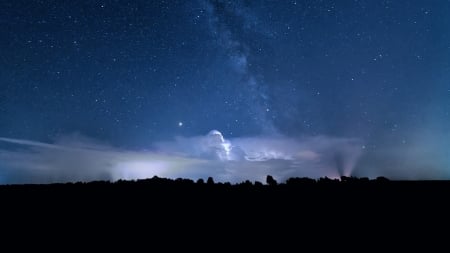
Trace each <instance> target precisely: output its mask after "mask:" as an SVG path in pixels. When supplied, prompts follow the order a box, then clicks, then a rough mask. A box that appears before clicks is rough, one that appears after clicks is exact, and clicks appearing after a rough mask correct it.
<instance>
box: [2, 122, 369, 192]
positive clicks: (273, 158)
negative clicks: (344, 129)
mask: <svg viewBox="0 0 450 253" xmlns="http://www.w3.org/2000/svg"><path fill="white" fill-rule="evenodd" d="M0 141H1V142H2V143H7V144H9V146H10V145H11V144H13V146H14V148H10V147H9V148H6V147H4V148H0V162H1V164H3V167H2V168H0V169H1V174H0V178H1V181H0V183H49V182H67V181H90V180H118V179H140V178H149V177H153V176H155V175H156V176H159V177H168V178H178V177H183V178H191V179H198V178H206V177H210V176H211V177H214V178H215V179H216V180H217V181H229V182H240V181H243V180H259V181H263V180H264V178H265V176H266V175H268V174H270V175H273V176H274V177H276V178H277V179H279V180H284V179H287V178H289V177H294V176H298V177H313V178H318V177H324V176H328V177H338V176H340V175H341V173H342V172H344V173H350V171H351V169H352V166H354V164H355V163H356V161H357V159H358V157H359V155H360V153H361V148H360V147H361V145H360V143H359V141H358V140H354V139H339V138H329V137H311V138H303V139H298V140H291V139H288V138H285V137H280V136H278V137H249V138H236V139H231V140H227V139H225V138H224V137H223V135H222V134H221V133H220V132H219V131H217V130H213V131H211V132H209V133H208V134H207V135H205V136H195V137H189V138H184V137H178V138H175V140H172V141H167V142H160V143H154V144H153V145H152V151H136V150H123V149H117V148H114V147H110V146H108V145H105V144H99V143H97V142H95V141H93V140H90V139H87V138H84V137H82V136H79V135H74V136H66V137H64V138H61V139H59V140H57V141H56V142H55V143H54V144H47V143H42V142H36V141H30V140H18V139H8V138H1V139H0ZM0 147H1V146H0ZM338 150H341V151H338ZM342 150H344V151H342ZM336 157H340V158H339V159H340V160H339V162H336V161H337V160H336ZM342 166H343V168H341V167H342Z"/></svg>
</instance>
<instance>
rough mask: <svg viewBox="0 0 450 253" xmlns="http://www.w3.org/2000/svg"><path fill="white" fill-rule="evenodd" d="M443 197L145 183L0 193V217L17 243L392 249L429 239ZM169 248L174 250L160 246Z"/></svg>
mask: <svg viewBox="0 0 450 253" xmlns="http://www.w3.org/2000/svg"><path fill="white" fill-rule="evenodd" d="M448 196H450V181H392V180H388V179H386V178H383V177H379V178H377V179H373V180H369V179H367V178H352V177H342V178H340V179H329V178H321V179H317V180H313V179H309V178H290V179H288V180H287V181H285V182H283V183H279V182H277V181H276V180H275V179H274V178H273V177H271V176H268V177H267V180H266V182H250V181H245V182H242V183H238V184H230V183H219V182H214V180H213V179H212V178H208V179H207V180H206V181H205V180H201V179H200V180H197V181H193V180H189V179H175V180H172V179H165V178H158V177H154V178H151V179H143V180H135V181H125V180H119V181H117V182H107V181H96V182H87V183H82V182H78V183H63V184H47V185H2V186H0V202H1V208H0V213H1V215H2V216H1V217H3V220H2V222H3V223H2V225H3V226H4V227H5V226H6V227H8V228H9V231H13V230H14V228H15V227H19V228H20V227H26V228H27V229H22V230H20V233H19V234H18V235H20V236H22V234H23V233H26V234H29V235H28V236H30V237H34V236H36V235H39V234H40V233H42V231H43V229H44V228H45V230H46V231H51V233H52V234H53V235H55V234H56V235H58V236H60V237H62V238H67V237H66V236H65V233H68V232H69V233H72V234H77V236H79V235H83V236H84V237H89V238H97V236H99V235H105V234H106V235H108V236H111V235H113V236H114V235H120V236H119V238H117V239H116V240H118V241H121V240H123V238H124V237H126V238H127V240H129V241H134V240H136V239H135V238H138V237H139V238H141V239H140V240H142V241H147V240H153V241H155V240H156V241H158V240H164V239H167V238H177V240H178V239H180V238H190V239H189V240H188V241H189V242H196V243H198V245H201V244H203V243H206V242H208V243H210V242H214V243H216V244H217V245H223V246H226V245H237V244H240V243H242V242H244V243H246V244H247V245H248V244H250V245H252V247H253V245H257V246H259V247H263V248H264V247H265V245H266V244H267V243H269V242H272V240H273V239H274V238H278V239H277V240H278V242H277V243H274V244H275V246H276V247H280V246H283V245H294V247H303V246H304V244H302V243H308V242H310V240H312V239H315V240H318V241H323V240H324V242H328V241H329V240H330V239H331V240H335V241H337V242H340V241H342V240H356V238H360V239H366V240H367V239H370V240H372V239H373V240H375V243H386V240H387V239H389V238H392V239H393V240H396V241H398V240H399V239H398V233H399V228H401V231H402V232H401V233H402V235H405V234H407V233H409V232H410V233H411V234H421V233H423V231H434V230H432V227H433V226H435V225H436V224H437V225H439V224H442V222H443V220H444V219H445V218H446V217H448V216H449V213H450V212H449V210H450V208H449V207H447V202H448V198H449V197H448ZM7 224H9V225H7ZM423 226H425V228H427V229H426V230H422V227H423ZM419 227H420V229H419ZM78 231H81V232H78ZM379 231H381V232H379ZM427 233H429V232H427ZM149 234H152V236H149ZM219 234H220V236H219ZM369 234H370V235H371V236H368V235H369ZM300 235H301V236H300ZM73 238H78V237H73ZM358 240H359V239H358ZM77 242H79V241H77ZM300 242H302V243H300ZM112 243H115V241H114V242H111V240H110V239H108V240H107V244H108V245H109V246H111V245H112ZM196 245H197V244H196ZM171 246H180V245H178V244H176V243H171V244H164V247H166V248H170V247H171Z"/></svg>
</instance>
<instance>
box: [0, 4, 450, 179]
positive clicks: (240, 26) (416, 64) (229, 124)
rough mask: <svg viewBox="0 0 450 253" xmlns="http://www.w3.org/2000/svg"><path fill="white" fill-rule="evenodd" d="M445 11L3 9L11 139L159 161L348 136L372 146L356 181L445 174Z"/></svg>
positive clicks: (352, 7)
mask: <svg viewBox="0 0 450 253" xmlns="http://www.w3.org/2000/svg"><path fill="white" fill-rule="evenodd" d="M448 13H450V1H448V0H431V1H422V0H420V1H419V0H411V1H388V0H383V1H372V0H345V1H331V0H330V1H327V0H320V1H318V0H314V1H313V0H303V1H302V0H297V1H272V0H259V1H239V0H236V1H224V0H192V1H178V0H173V1H170V0H167V1H164V0H160V1H144V0H136V1H125V0H124V1H120V0H114V1H113V0H110V1H108V0H105V1H66V0H62V1H50V0H48V1H47V0H41V1H37V0H33V1H28V0H27V1H25V0H14V1H12V0H11V1H8V0H5V1H1V2H0V34H1V36H0V47H1V54H0V66H1V67H0V137H3V138H8V139H11V140H16V141H15V142H17V140H29V141H30V142H31V141H33V143H34V142H39V143H42V145H44V143H53V144H49V145H56V144H55V143H56V142H57V141H55V140H60V139H61V138H63V139H64V137H65V136H72V137H73V136H74V135H76V136H83V137H80V138H85V137H86V138H90V139H95V141H96V142H101V143H107V145H108V146H112V147H116V148H121V149H123V150H134V151H135V150H143V149H146V150H147V149H148V150H157V151H158V152H159V151H160V150H161V149H160V148H157V147H160V146H161V145H157V144H155V143H161V142H165V141H170V140H173V139H174V138H178V137H182V138H196V137H198V136H205V135H207V133H208V132H209V131H210V130H212V129H217V130H219V131H220V133H221V134H223V137H225V138H226V139H230V140H232V139H238V140H239V139H240V140H243V139H245V138H250V137H257V138H275V139H276V138H278V139H282V140H295V141H297V142H299V143H300V142H301V143H302V145H300V146H301V147H302V148H303V149H307V148H306V146H307V145H306V144H310V145H311V146H312V147H313V150H315V151H317V150H323V149H322V148H323V147H324V145H322V144H320V145H319V144H317V143H319V142H320V141H319V142H318V141H316V140H317V139H315V138H321V140H323V139H326V140H328V142H327V143H335V140H336V138H341V140H343V139H346V140H351V141H350V142H351V143H353V144H354V143H355V142H354V140H357V143H358V144H355V145H356V146H357V147H356V149H361V150H360V151H358V154H359V152H361V154H360V155H359V156H361V158H358V162H355V163H356V164H357V165H354V166H356V167H357V168H358V169H357V170H356V171H360V172H359V173H356V175H369V176H374V175H375V174H381V175H393V176H394V177H395V176H398V177H402V176H403V177H407V178H410V177H419V178H420V177H426V178H428V177H431V178H434V177H447V176H450V161H449V159H448V157H449V156H450V154H449V151H448V150H449V149H450V144H448V143H450V81H449V80H450V16H449V15H448ZM220 138H222V137H220ZM83 140H84V139H83ZM305 140H306V141H305ZM313 140H314V141H313ZM330 140H332V141H330ZM78 142H79V141H78ZM177 143H179V142H177ZM245 143H246V144H248V143H249V142H245ZM252 143H253V142H252ZM264 143H266V144H267V143H268V142H267V141H265V142H264ZM270 143H271V142H270ZM320 143H322V142H320ZM346 143H347V142H346ZM246 144H241V145H243V146H245V145H246ZM347 144H348V143H347ZM347 144H346V145H347ZM353 144H352V145H353ZM39 145H41V144H39ZM183 145H184V144H183ZM305 145H306V146H305ZM333 145H334V144H333ZM285 146H289V147H299V146H298V145H297V146H296V145H290V144H286V145H285ZM319 146H320V148H317V147H319ZM325 146H327V147H328V146H329V145H328V144H327V145H325ZM341 147H342V145H340V144H339V145H334V146H333V149H334V150H335V152H338V151H339V149H340V148H341ZM314 148H315V149H314ZM10 149H11V147H10V146H9V145H6V147H4V148H3V151H4V152H10ZM13 149H14V148H13ZM327 150H328V148H327ZM165 151H166V150H165ZM308 152H309V151H308ZM319 153H320V152H319ZM271 154H272V153H271ZM302 154H304V153H302ZM0 157H1V156H0ZM277 159H278V158H277ZM338 160H339V159H338ZM405 161H406V162H405ZM436 161H439V162H436ZM416 164H421V165H420V166H419V167H417V168H415V169H411V167H414V166H416ZM0 166H1V165H0ZM392 166H394V167H395V166H396V167H401V169H398V170H397V172H396V173H391V171H390V168H392ZM5 167H6V166H5ZM375 167H376V168H383V169H375ZM430 168H435V170H434V171H436V170H437V171H438V172H433V173H430ZM300 174H301V173H300ZM399 175H402V176H399Z"/></svg>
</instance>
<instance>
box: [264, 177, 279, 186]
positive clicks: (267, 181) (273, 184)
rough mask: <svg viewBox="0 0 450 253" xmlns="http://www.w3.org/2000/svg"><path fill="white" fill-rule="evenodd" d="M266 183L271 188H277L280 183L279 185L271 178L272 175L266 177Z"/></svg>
mask: <svg viewBox="0 0 450 253" xmlns="http://www.w3.org/2000/svg"><path fill="white" fill-rule="evenodd" d="M266 183H267V184H268V185H269V186H276V185H277V184H278V183H277V181H276V180H275V179H274V178H273V177H272V176H271V175H267V177H266Z"/></svg>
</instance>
